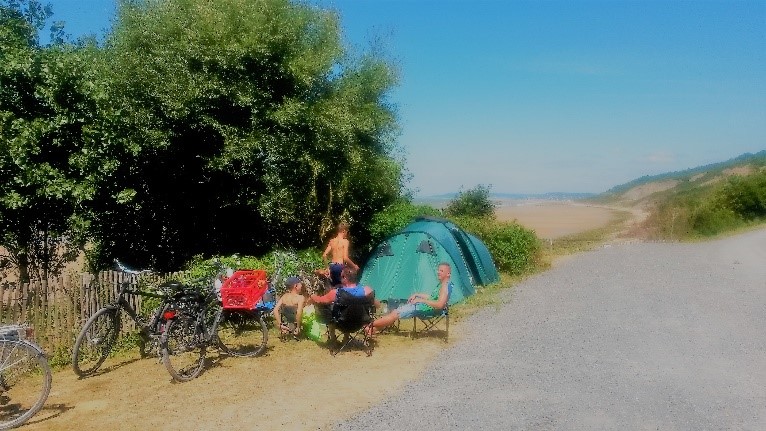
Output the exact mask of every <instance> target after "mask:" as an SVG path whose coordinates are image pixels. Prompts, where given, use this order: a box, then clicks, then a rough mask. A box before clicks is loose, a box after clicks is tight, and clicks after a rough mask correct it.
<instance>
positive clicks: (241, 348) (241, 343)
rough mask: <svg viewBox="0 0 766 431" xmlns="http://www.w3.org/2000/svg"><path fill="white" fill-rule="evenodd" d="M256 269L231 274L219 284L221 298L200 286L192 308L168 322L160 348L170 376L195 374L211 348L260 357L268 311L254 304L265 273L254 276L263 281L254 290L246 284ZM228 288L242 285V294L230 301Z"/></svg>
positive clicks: (182, 377)
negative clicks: (221, 284)
mask: <svg viewBox="0 0 766 431" xmlns="http://www.w3.org/2000/svg"><path fill="white" fill-rule="evenodd" d="M254 272H257V271H236V272H234V273H233V275H232V276H231V277H229V279H227V280H226V282H225V283H224V286H223V287H222V288H221V292H222V293H223V296H222V298H219V297H218V295H217V292H216V290H215V289H213V288H207V289H200V290H198V291H197V297H196V301H195V306H193V307H187V308H185V309H184V310H182V311H181V312H179V313H177V314H176V315H175V316H174V317H173V318H172V319H170V320H169V321H168V323H167V326H166V328H165V332H164V333H163V335H162V338H161V340H160V346H161V351H162V362H163V364H164V365H165V368H166V369H167V370H168V373H170V375H171V377H172V378H173V379H174V380H176V381H178V382H187V381H189V380H192V379H194V378H196V377H197V376H199V374H200V373H201V372H202V370H203V368H204V366H205V357H206V353H207V350H208V348H211V347H215V348H217V349H218V350H219V351H221V352H223V353H224V354H227V355H230V356H239V357H252V356H258V355H261V354H262V353H263V352H265V351H266V346H267V342H268V327H267V325H266V319H265V316H266V315H267V314H268V312H267V309H266V308H262V307H259V306H256V304H257V303H258V300H260V299H261V297H262V296H263V294H264V293H265V292H266V289H267V287H268V286H267V283H266V280H265V276H264V277H263V278H261V277H260V276H258V278H259V280H262V281H263V284H262V285H260V286H259V287H258V288H257V289H250V288H248V287H247V286H246V280H247V279H248V277H250V276H249V275H248V274H249V273H254ZM264 274H265V273H264ZM251 281H252V280H251ZM227 287H231V288H234V290H236V289H237V288H239V289H241V293H242V294H243V295H245V296H246V297H243V298H238V299H236V300H235V299H233V297H230V296H229V291H230V290H229V289H228V288H227ZM222 301H223V302H222ZM232 301H233V302H232Z"/></svg>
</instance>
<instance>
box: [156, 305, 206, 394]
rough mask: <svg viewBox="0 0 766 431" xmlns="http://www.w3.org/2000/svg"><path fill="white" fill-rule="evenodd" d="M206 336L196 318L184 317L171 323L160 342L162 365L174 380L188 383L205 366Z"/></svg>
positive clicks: (168, 324)
mask: <svg viewBox="0 0 766 431" xmlns="http://www.w3.org/2000/svg"><path fill="white" fill-rule="evenodd" d="M204 339H205V335H204V333H203V332H202V331H201V328H199V326H198V325H197V322H196V318H195V316H188V315H182V316H178V317H176V318H175V319H173V320H171V321H169V322H168V323H167V325H166V326H165V332H164V333H163V334H162V338H161V340H160V349H161V351H162V363H163V364H164V365H165V368H166V369H167V370H168V373H170V375H171V377H173V379H174V380H176V381H179V382H188V381H189V380H192V379H194V378H195V377H197V376H198V375H199V373H201V372H202V368H203V367H204V365H205V343H204Z"/></svg>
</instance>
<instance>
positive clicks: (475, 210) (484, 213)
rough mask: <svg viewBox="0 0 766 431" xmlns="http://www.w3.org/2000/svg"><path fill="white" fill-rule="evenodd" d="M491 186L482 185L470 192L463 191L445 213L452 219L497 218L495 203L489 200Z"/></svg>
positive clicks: (448, 205) (450, 203)
mask: <svg viewBox="0 0 766 431" xmlns="http://www.w3.org/2000/svg"><path fill="white" fill-rule="evenodd" d="M489 190H490V186H485V185H482V184H479V185H477V186H476V187H474V188H472V189H469V190H461V191H460V192H458V194H457V196H455V198H454V199H452V200H451V201H450V202H449V204H447V208H445V210H444V212H445V214H447V215H448V216H451V217H489V218H493V217H494V216H495V203H494V202H492V200H491V199H490V198H489Z"/></svg>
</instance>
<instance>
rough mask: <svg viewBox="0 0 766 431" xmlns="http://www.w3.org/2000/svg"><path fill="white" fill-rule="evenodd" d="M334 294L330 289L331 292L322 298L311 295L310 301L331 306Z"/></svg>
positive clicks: (334, 291) (335, 292)
mask: <svg viewBox="0 0 766 431" xmlns="http://www.w3.org/2000/svg"><path fill="white" fill-rule="evenodd" d="M336 294H337V291H336V289H332V290H331V291H329V292H327V293H325V294H324V295H322V296H319V295H317V294H313V295H311V301H312V302H313V303H315V304H332V302H333V301H335V295H336Z"/></svg>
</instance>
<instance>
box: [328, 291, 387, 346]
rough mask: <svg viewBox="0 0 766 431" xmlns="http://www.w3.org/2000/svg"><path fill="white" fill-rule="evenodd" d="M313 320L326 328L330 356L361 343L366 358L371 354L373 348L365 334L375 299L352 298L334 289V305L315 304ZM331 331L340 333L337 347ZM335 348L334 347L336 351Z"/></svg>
mask: <svg viewBox="0 0 766 431" xmlns="http://www.w3.org/2000/svg"><path fill="white" fill-rule="evenodd" d="M315 310H316V318H317V321H318V322H320V323H324V324H325V325H327V341H328V343H327V344H328V346H329V348H330V354H332V355H333V356H335V355H337V354H338V353H340V352H341V351H342V350H344V349H346V348H347V347H349V346H350V345H351V344H352V343H355V342H361V345H362V347H363V348H364V352H365V353H366V354H367V356H371V355H372V350H373V345H372V343H371V340H370V337H369V335H368V333H369V332H371V330H372V322H373V321H374V320H375V296H374V295H370V296H364V297H356V296H353V295H351V294H350V293H348V292H347V291H346V290H344V289H338V292H337V295H336V298H335V302H333V304H332V305H331V306H326V305H321V304H316V305H315ZM333 329H335V330H338V331H340V332H342V333H343V335H344V337H343V338H344V341H343V342H342V343H341V344H340V346H337V345H336V344H335V341H336V340H334V339H333V338H332V336H331V332H332V331H333ZM336 347H337V348H336Z"/></svg>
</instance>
